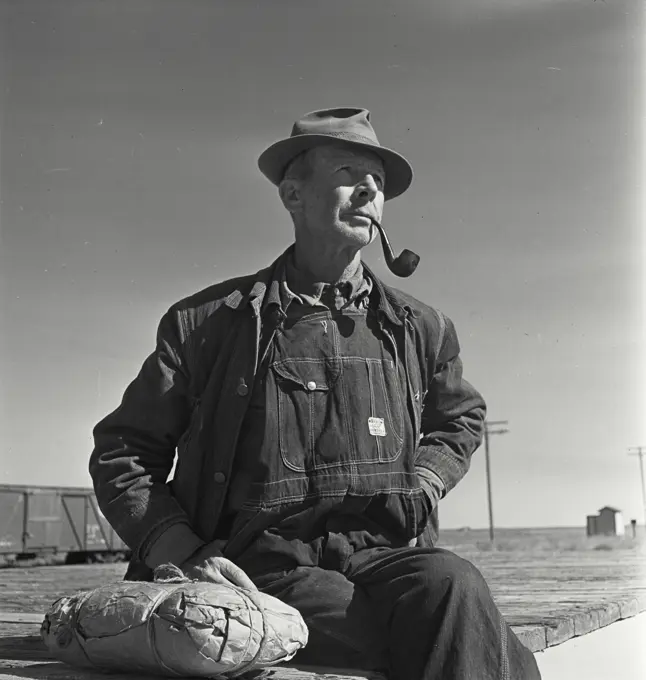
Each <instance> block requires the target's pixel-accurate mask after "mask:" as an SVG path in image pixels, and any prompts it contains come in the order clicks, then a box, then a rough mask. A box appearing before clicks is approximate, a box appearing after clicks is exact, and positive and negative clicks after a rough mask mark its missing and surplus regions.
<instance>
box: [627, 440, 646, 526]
mask: <svg viewBox="0 0 646 680" xmlns="http://www.w3.org/2000/svg"><path fill="white" fill-rule="evenodd" d="M628 455H629V456H639V472H640V476H641V481H642V502H643V504H644V526H646V486H644V456H646V446H633V447H632V448H631V449H630V450H629V451H628Z"/></svg>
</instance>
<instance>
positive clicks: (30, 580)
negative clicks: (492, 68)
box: [0, 550, 646, 680]
mask: <svg viewBox="0 0 646 680" xmlns="http://www.w3.org/2000/svg"><path fill="white" fill-rule="evenodd" d="M460 554H461V555H462V556H463V557H466V558H467V559H469V560H470V561H472V562H473V563H474V564H475V565H476V566H477V567H478V568H479V569H480V571H481V572H482V573H483V575H484V576H485V578H486V580H487V582H488V583H489V585H490V588H491V591H492V593H493V596H494V598H495V600H496V602H497V603H498V606H499V607H500V609H501V611H502V613H503V614H504V615H505V617H506V618H507V620H508V621H509V623H510V625H511V626H512V628H513V629H514V631H515V632H516V634H517V635H518V636H519V638H520V639H521V640H522V642H523V643H524V644H525V646H527V647H528V648H529V649H530V650H532V651H540V650H542V649H545V648H546V647H549V646H551V645H555V644H560V643H562V642H564V641H566V640H568V639H570V638H572V637H575V636H577V635H584V634H586V633H589V632H591V631H593V630H596V629H598V628H600V627H603V626H607V625H610V624H611V623H613V622H614V621H618V620H620V619H625V618H628V617H631V616H634V615H636V614H637V613H639V612H642V611H646V554H645V553H644V551H637V550H635V551H622V553H621V554H620V555H618V554H617V553H616V552H614V551H613V552H601V551H581V552H572V553H569V552H568V553H556V554H549V553H547V554H541V555H536V554H532V553H522V552H520V553H511V554H510V553H509V552H500V553H499V552H493V551H492V552H478V551H473V552H471V553H469V552H467V553H465V552H464V551H463V552H461V553H460ZM124 570H125V565H124V564H97V565H77V566H52V567H35V568H12V569H2V570H0V680H17V678H33V679H34V680H41V679H42V680H45V679H48V680H49V679H50V678H56V679H57V680H116V678H117V677H119V678H121V677H122V676H118V675H111V674H107V673H103V672H98V671H97V672H96V673H93V672H89V671H85V670H75V669H73V668H71V667H68V666H65V665H64V664H61V663H59V662H56V661H54V660H53V659H52V658H51V657H50V656H49V654H48V652H47V650H46V648H45V646H44V644H43V643H42V641H41V639H40V636H39V629H40V622H41V621H42V618H43V616H44V612H45V611H46V609H47V607H48V606H49V604H50V603H51V602H53V601H54V600H55V599H56V598H58V597H60V596H62V595H68V594H72V593H73V592H76V591H78V590H81V589H90V588H94V587H97V586H99V585H102V584H105V583H108V582H110V581H117V580H120V579H121V578H122V577H123V573H124ZM253 677H254V680H259V679H260V678H262V679H263V680H264V679H265V678H267V679H270V680H358V679H359V678H361V679H364V680H383V677H382V676H380V675H379V674H376V673H372V674H371V673H360V672H357V671H349V670H344V669H312V668H306V667H294V666H280V667H278V668H275V669H271V670H268V671H265V672H264V673H263V674H262V675H259V674H255V675H254V676H253Z"/></svg>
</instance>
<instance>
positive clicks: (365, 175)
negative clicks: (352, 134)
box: [296, 146, 386, 248]
mask: <svg viewBox="0 0 646 680" xmlns="http://www.w3.org/2000/svg"><path fill="white" fill-rule="evenodd" d="M309 161H310V166H311V170H312V172H311V174H310V176H309V178H308V179H307V180H305V181H304V182H302V183H301V185H300V202H299V208H298V210H297V211H296V212H299V213H300V219H298V221H297V228H298V229H300V231H301V233H300V234H299V236H300V237H307V236H309V237H310V238H311V239H312V240H313V241H314V242H316V241H320V240H321V238H323V239H325V240H326V241H328V242H336V243H338V244H339V245H341V246H344V245H348V246H355V247H357V248H363V247H364V246H366V245H368V244H369V243H370V242H371V241H372V239H373V238H374V237H375V236H376V229H375V227H374V226H373V225H372V223H371V221H370V219H369V218H368V217H366V215H369V216H370V217H373V218H374V219H376V220H377V221H378V222H381V216H382V213H383V208H384V193H383V190H384V184H385V180H386V177H385V173H384V167H383V163H382V161H381V159H380V158H379V157H378V156H377V155H376V154H373V153H371V152H369V151H364V150H362V149H353V148H351V147H343V146H321V147H317V148H314V149H313V150H312V151H310V158H309Z"/></svg>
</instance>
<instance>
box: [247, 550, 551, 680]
mask: <svg viewBox="0 0 646 680" xmlns="http://www.w3.org/2000/svg"><path fill="white" fill-rule="evenodd" d="M251 576H252V578H253V579H254V581H255V582H256V585H257V586H258V587H259V588H260V590H262V591H264V592H266V593H269V594H270V595H274V596H275V597H277V598H279V599H280V600H283V601H284V602H286V603H288V604H290V605H292V606H293V607H294V608H296V609H297V610H299V611H300V612H301V614H302V615H303V618H304V620H305V622H306V623H307V625H308V627H309V631H310V637H309V642H308V644H307V646H306V648H305V649H304V650H302V651H301V652H299V654H298V655H297V657H296V658H295V659H294V661H295V662H298V663H301V664H312V665H326V666H337V667H346V668H363V669H365V670H382V671H384V672H385V673H386V674H387V675H388V677H389V679H390V680H449V679H454V680H458V679H460V680H467V679H469V680H489V679H490V680H494V679H495V680H535V679H538V680H540V673H539V671H538V667H537V665H536V662H535V660H534V656H533V654H532V653H531V652H530V651H529V650H528V649H526V648H525V647H524V646H523V645H522V644H521V643H520V641H519V640H518V638H517V637H516V636H515V635H514V633H513V632H512V630H511V629H510V628H509V626H508V625H507V623H506V622H505V621H504V619H503V618H502V616H501V614H500V612H499V611H498V608H497V607H496V605H495V603H494V601H493V599H492V597H491V593H490V591H489V588H488V586H487V584H486V583H485V581H484V579H483V577H482V575H481V574H480V572H479V571H478V570H477V569H476V568H475V567H474V566H473V565H472V564H471V563H470V562H468V561H466V560H464V559H462V558H460V557H458V556H457V555H454V554H453V553H451V552H449V551H447V550H443V549H439V548H399V549H391V548H374V549H366V550H360V551H358V552H356V553H354V555H352V557H351V558H350V560H349V562H348V566H347V568H346V569H345V572H344V573H340V572H339V571H331V570H327V569H322V568H320V567H296V568H294V569H284V570H279V571H274V572H273V573H265V574H258V575H254V574H252V575H251Z"/></svg>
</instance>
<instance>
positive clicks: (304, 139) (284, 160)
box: [258, 135, 413, 201]
mask: <svg viewBox="0 0 646 680" xmlns="http://www.w3.org/2000/svg"><path fill="white" fill-rule="evenodd" d="M324 144H342V145H344V146H351V147H354V148H363V149H368V150H369V151H372V152H373V153H374V154H376V155H377V156H379V158H381V160H382V162H383V164H384V172H385V174H386V186H385V187H384V198H385V200H387V201H388V200H390V199H391V198H396V197H397V196H400V195H401V194H403V193H404V191H406V189H408V187H409V186H410V185H411V183H412V181H413V168H412V167H411V164H410V163H409V162H408V161H407V160H406V159H405V158H404V157H403V156H402V155H401V154H398V153H397V152H396V151H393V150H392V149H388V148H387V147H385V146H377V145H376V144H370V143H364V142H355V141H350V140H348V139H340V138H338V137H333V136H331V135H298V136H296V137H288V138H287V139H281V140H280V141H278V142H275V143H274V144H272V145H271V146H270V147H269V148H268V149H265V151H263V152H262V154H261V155H260V158H258V167H259V168H260V172H262V174H263V175H264V176H265V177H266V178H267V179H268V180H269V181H270V182H271V183H272V184H275V185H276V186H278V185H279V184H280V183H281V182H282V180H283V176H284V174H285V170H286V169H287V166H288V165H289V163H290V162H291V161H292V160H293V159H294V158H296V156H298V154H300V153H303V152H304V151H307V150H308V149H313V148H314V147H316V146H322V145H324Z"/></svg>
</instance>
